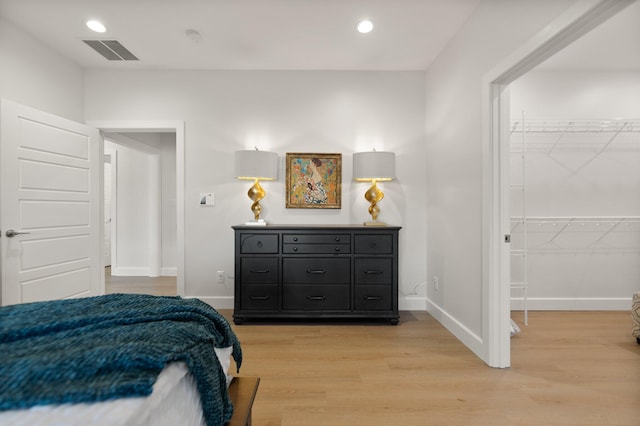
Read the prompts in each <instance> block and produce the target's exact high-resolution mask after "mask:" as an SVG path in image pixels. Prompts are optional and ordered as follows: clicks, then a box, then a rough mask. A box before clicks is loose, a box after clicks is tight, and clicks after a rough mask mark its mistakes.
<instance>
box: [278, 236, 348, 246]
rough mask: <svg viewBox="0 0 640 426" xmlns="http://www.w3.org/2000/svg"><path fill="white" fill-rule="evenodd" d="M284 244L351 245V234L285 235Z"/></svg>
mask: <svg viewBox="0 0 640 426" xmlns="http://www.w3.org/2000/svg"><path fill="white" fill-rule="evenodd" d="M282 242H283V243H284V244H292V243H295V244H345V243H346V244H349V243H350V242H351V238H350V236H349V234H284V235H282Z"/></svg>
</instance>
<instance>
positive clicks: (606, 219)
mask: <svg viewBox="0 0 640 426" xmlns="http://www.w3.org/2000/svg"><path fill="white" fill-rule="evenodd" d="M524 219H525V218H524V217H522V216H511V221H512V222H522V221H523V220H524ZM526 219H527V222H580V221H585V222H590V223H591V222H622V221H624V222H629V223H635V222H637V221H640V216H527V217H526Z"/></svg>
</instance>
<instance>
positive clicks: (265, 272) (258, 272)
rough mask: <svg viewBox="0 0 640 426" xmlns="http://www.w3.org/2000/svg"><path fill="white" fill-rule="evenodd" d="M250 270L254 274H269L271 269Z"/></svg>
mask: <svg viewBox="0 0 640 426" xmlns="http://www.w3.org/2000/svg"><path fill="white" fill-rule="evenodd" d="M249 272H251V273H252V274H268V273H269V272H271V271H269V269H249Z"/></svg>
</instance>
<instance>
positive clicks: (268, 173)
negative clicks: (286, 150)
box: [235, 150, 278, 180]
mask: <svg viewBox="0 0 640 426" xmlns="http://www.w3.org/2000/svg"><path fill="white" fill-rule="evenodd" d="M235 176H236V178H238V179H247V180H255V179H261V180H276V179H277V178H278V154H276V153H275V152H269V151H257V150H246V151H236V153H235Z"/></svg>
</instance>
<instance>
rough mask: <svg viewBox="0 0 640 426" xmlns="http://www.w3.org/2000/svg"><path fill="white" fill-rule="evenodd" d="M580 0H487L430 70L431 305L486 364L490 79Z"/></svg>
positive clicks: (428, 182)
mask: <svg viewBox="0 0 640 426" xmlns="http://www.w3.org/2000/svg"><path fill="white" fill-rule="evenodd" d="M572 3H573V2H572V1H536V2H532V1H520V0H519V1H491V2H481V3H480V5H479V6H478V8H477V9H476V10H475V12H474V13H473V15H472V16H471V17H470V18H469V20H468V21H467V23H466V24H465V25H464V27H463V28H462V29H461V31H460V32H459V33H457V34H456V36H455V37H454V38H453V39H452V40H451V42H450V43H449V45H448V46H447V47H446V49H444V51H443V52H442V53H441V54H440V55H439V57H438V58H437V59H436V61H434V63H433V64H432V65H431V66H430V67H429V69H428V70H427V77H426V92H425V93H426V131H427V152H426V156H425V161H426V169H427V180H426V182H427V188H426V192H427V218H428V233H427V241H428V247H427V271H428V273H427V275H428V278H429V285H428V289H427V295H428V299H429V300H428V309H429V311H430V312H431V313H432V314H433V315H434V316H435V317H436V318H438V319H439V320H440V321H441V322H442V323H443V324H444V325H445V326H446V327H447V328H448V329H449V330H451V331H452V332H453V333H454V334H455V335H456V336H457V337H458V338H460V339H461V340H462V341H463V342H464V343H465V344H467V345H468V346H469V347H470V348H471V350H473V351H474V352H475V353H476V354H478V355H479V356H480V357H481V358H482V359H484V360H485V361H486V360H487V359H488V347H489V346H488V345H489V343H488V339H487V337H488V336H487V330H488V324H487V323H486V321H485V319H486V318H488V316H487V314H486V313H485V312H483V299H484V298H485V296H486V295H485V294H483V285H482V284H483V283H482V277H483V258H484V256H485V254H484V253H483V251H482V231H483V222H482V220H483V218H482V215H483V204H482V203H483V196H485V194H483V192H482V190H483V187H482V178H483V170H482V167H483V151H482V150H483V145H482V134H483V133H482V132H483V122H482V120H483V105H482V90H483V87H482V79H483V77H484V76H485V75H486V74H488V73H489V72H490V71H491V70H492V69H493V68H494V67H495V66H496V65H497V64H499V63H501V62H502V61H504V60H505V59H506V58H507V57H508V56H509V55H511V54H512V53H513V52H514V51H516V50H517V49H518V48H519V47H520V46H522V45H524V44H525V42H527V41H528V40H529V39H531V38H532V37H533V36H534V35H535V34H536V33H538V32H539V31H541V30H542V29H543V28H544V27H545V25H546V24H548V23H549V22H550V21H552V20H553V19H554V18H555V17H556V16H558V15H559V14H560V13H562V12H563V11H564V10H566V8H567V7H569V6H570V5H571V4H572ZM434 275H435V276H437V277H438V278H439V290H438V291H436V290H435V286H434V285H433V280H432V277H433V276H434Z"/></svg>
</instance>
